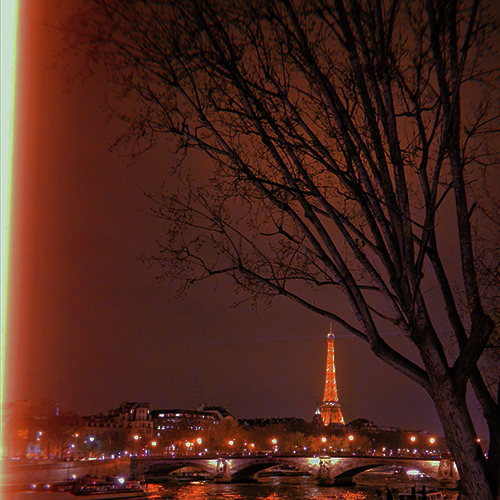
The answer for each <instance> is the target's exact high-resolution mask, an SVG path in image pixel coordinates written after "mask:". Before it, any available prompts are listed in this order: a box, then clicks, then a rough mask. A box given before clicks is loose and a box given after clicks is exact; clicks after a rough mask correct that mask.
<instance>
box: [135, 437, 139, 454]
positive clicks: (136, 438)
mask: <svg viewBox="0 0 500 500" xmlns="http://www.w3.org/2000/svg"><path fill="white" fill-rule="evenodd" d="M134 439H135V456H137V440H138V439H139V436H138V435H137V434H136V435H135V436H134Z"/></svg>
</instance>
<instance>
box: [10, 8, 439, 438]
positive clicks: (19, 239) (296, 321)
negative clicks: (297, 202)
mask: <svg viewBox="0 0 500 500" xmlns="http://www.w3.org/2000/svg"><path fill="white" fill-rule="evenodd" d="M72 3H74V4H77V3H78V2H77V1H76V0H71V1H61V2H58V1H56V0H24V1H22V2H21V11H20V15H21V28H20V57H19V61H20V67H19V71H20V74H19V82H20V86H19V89H18V105H17V143H16V144H17V147H16V159H15V166H14V169H15V170H14V181H15V183H14V193H15V194H14V206H13V212H14V220H13V226H14V232H13V238H12V241H13V243H12V250H11V255H12V274H11V280H12V283H11V294H10V324H9V330H8V332H9V337H8V341H9V343H8V369H9V374H8V393H7V396H8V400H10V401H14V400H18V399H24V398H50V399H52V400H54V401H55V402H57V403H60V404H61V405H63V406H64V407H66V408H69V409H73V410H75V411H77V412H78V413H80V414H82V415H86V414H91V413H98V412H106V411H108V410H110V409H112V408H116V407H118V406H119V405H120V403H121V402H122V401H146V402H150V403H151V404H152V408H153V409H160V408H186V409H188V408H196V407H197V406H198V405H200V404H201V403H207V404H218V405H223V406H226V408H227V409H228V410H229V411H230V412H231V413H233V414H234V415H235V416H236V417H237V418H251V417H270V416H274V417H280V416H283V417H287V416H296V417H301V418H304V419H306V420H311V419H312V416H313V414H314V411H315V408H316V399H317V397H318V396H319V397H322V393H323V387H324V377H325V366H326V352H327V351H326V346H327V344H326V335H327V333H328V331H329V323H328V321H327V320H325V319H323V318H320V317H318V316H314V315H313V314H312V313H309V312H306V311H303V310H301V309H298V308H297V307H295V306H292V305H290V304H289V303H288V302H286V301H284V300H277V301H276V302H275V304H274V305H273V306H272V307H271V308H270V309H264V307H262V308H259V309H258V310H257V311H256V312H255V311H253V310H252V309H251V308H250V306H248V305H243V306H241V307H238V308H232V307H231V306H232V305H233V303H234V301H235V300H234V299H235V297H234V296H233V295H232V289H231V288H230V287H229V286H228V285H227V284H226V283H225V282H224V281H222V282H221V283H220V284H219V286H218V287H217V286H216V284H214V283H205V284H203V285H200V286H199V287H197V288H194V289H192V290H191V291H190V293H189V294H188V295H187V296H186V297H181V298H179V299H175V298H174V292H175V287H174V285H171V284H169V283H158V282H157V281H156V280H155V279H154V271H152V270H149V269H147V268H146V267H144V266H143V265H142V264H141V263H139V261H138V260H137V255H138V254H139V253H141V252H150V251H153V250H154V248H155V237H157V236H159V235H161V224H160V222H158V221H157V220H155V219H153V218H151V217H149V216H148V215H147V213H146V212H147V210H148V205H147V201H146V199H145V197H144V196H143V195H142V193H141V190H140V189H139V188H138V187H136V186H141V187H146V188H148V187H151V186H155V185H158V184H159V183H160V181H161V179H162V178H164V177H166V174H165V175H164V174H163V173H164V172H166V171H167V170H168V165H169V164H170V163H171V162H172V161H173V159H172V158H171V157H170V156H169V153H168V150H167V148H166V147H160V148H158V149H157V150H155V151H153V152H150V153H148V154H147V155H145V156H144V157H143V158H141V160H140V161H139V163H138V164H137V165H134V166H133V167H130V166H128V167H127V166H125V165H124V164H123V162H122V159H121V158H120V157H119V156H118V155H117V154H115V153H112V152H110V151H109V150H108V148H107V143H108V141H111V140H112V138H113V134H114V132H115V131H116V130H115V125H114V124H113V123H108V122H106V120H105V113H104V111H103V110H102V108H101V104H102V101H103V97H104V93H105V91H106V80H105V79H104V78H103V77H102V76H100V75H96V76H95V77H94V78H91V79H88V80H86V81H84V82H83V83H82V82H80V81H79V80H78V79H77V78H76V79H73V80H72V81H70V80H71V78H70V77H72V76H75V75H77V74H78V68H79V67H80V64H81V61H78V60H68V58H67V57H65V55H64V54H61V53H60V51H61V48H62V43H61V40H60V35H59V32H58V30H57V29H56V27H55V26H56V25H57V24H58V23H59V22H60V21H61V20H62V19H64V17H65V16H66V15H67V12H68V7H70V6H71V4H72ZM335 353H336V362H337V381H338V391H339V398H340V403H341V404H342V407H343V412H344V416H345V419H346V421H347V422H349V421H350V420H353V419H355V418H358V417H365V418H369V419H370V420H373V421H374V422H375V423H376V424H379V425H394V426H400V427H404V428H410V429H411V428H413V429H415V428H418V429H421V428H427V429H428V430H429V431H431V432H440V424H439V421H438V418H437V416H436V415H435V413H434V410H433V409H432V404H431V402H430V400H429V398H428V397H427V396H426V394H425V393H424V391H423V390H422V389H420V388H419V387H418V386H416V385H415V384H414V383H412V382H410V381H408V380H406V379H405V378H404V377H403V376H401V375H399V374H398V373H396V372H395V371H394V370H392V369H390V368H388V367H385V365H384V364H383V363H382V362H380V361H378V360H377V359H376V358H374V357H373V356H372V355H371V353H370V352H369V349H368V348H367V347H366V346H365V345H363V344H362V342H361V341H359V340H357V339H355V338H351V337H347V336H344V335H339V336H338V337H337V340H336V344H335ZM353 360H356V362H353ZM359 366H362V367H363V370H360V369H359V368H357V367H359ZM394 394H397V395H398V396H397V398H394Z"/></svg>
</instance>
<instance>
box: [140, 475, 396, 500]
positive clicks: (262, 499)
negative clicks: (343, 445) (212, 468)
mask: <svg viewBox="0 0 500 500" xmlns="http://www.w3.org/2000/svg"><path fill="white" fill-rule="evenodd" d="M377 489H378V491H377ZM382 493H383V495H384V496H383V498H385V487H379V488H377V487H374V486H370V487H368V486H367V487H363V486H358V487H352V488H345V487H335V486H331V487H324V486H318V485H316V484H315V483H314V481H311V480H309V479H305V478H301V479H297V478H294V479H289V480H283V478H281V479H280V480H279V481H276V480H273V479H272V478H268V479H266V480H265V481H260V482H259V483H253V484H236V483H234V484H215V483H209V482H200V483H188V484H175V483H172V484H170V483H169V484H166V485H162V486H159V485H150V486H148V500H216V499H223V500H334V499H337V498H339V499H341V498H342V499H345V500H377V499H378V498H380V494H382ZM395 498H397V496H395Z"/></svg>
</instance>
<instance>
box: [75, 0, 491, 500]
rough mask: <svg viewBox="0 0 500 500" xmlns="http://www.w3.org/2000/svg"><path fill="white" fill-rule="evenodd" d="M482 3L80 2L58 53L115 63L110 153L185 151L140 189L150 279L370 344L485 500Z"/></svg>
mask: <svg viewBox="0 0 500 500" xmlns="http://www.w3.org/2000/svg"><path fill="white" fill-rule="evenodd" d="M491 7H492V3H491V4H490V3H488V2H482V1H479V0H465V1H463V2H458V1H456V0H446V1H445V0H392V1H391V0H386V1H383V0H373V1H368V0H366V1H361V0H331V1H327V0H305V1H300V2H292V1H290V0H282V1H276V2H275V1H269V0H249V1H248V2H235V1H231V0H227V1H217V0H203V1H201V0H184V1H178V0H171V1H170V0H164V1H159V0H158V1H156V0H136V1H132V0H130V1H128V0H127V1H123V0H91V1H89V2H87V3H86V6H85V7H84V8H83V10H81V11H80V12H79V13H78V14H77V15H75V17H74V18H73V19H72V21H71V22H70V24H69V27H67V32H68V43H69V46H70V47H74V48H76V49H77V50H78V51H82V50H85V51H86V52H87V55H88V56H89V60H90V61H95V62H99V63H103V64H104V65H106V66H107V68H108V69H109V75H110V79H111V81H112V83H113V84H114V88H115V90H116V94H115V98H116V99H117V100H116V101H115V104H114V105H113V107H114V109H115V110H116V111H117V116H118V117H119V118H120V119H121V120H122V121H123V123H124V125H125V127H124V130H123V133H122V134H120V135H119V137H118V138H117V141H116V143H115V146H116V147H123V148H125V149H126V150H127V152H128V153H129V154H130V155H132V156H135V155H140V154H141V153H142V152H143V151H145V150H147V149H149V148H152V147H154V146H155V145H156V144H157V143H158V142H159V141H161V140H164V139H165V138H166V139H169V140H170V139H172V138H174V139H175V140H176V141H177V142H176V145H177V153H178V154H179V157H180V159H181V161H179V164H178V166H177V168H175V169H174V170H173V171H171V172H169V173H168V174H169V176H168V180H166V181H165V185H164V186H163V187H162V188H161V189H159V190H158V191H157V192H153V193H148V196H149V197H150V199H151V201H152V202H153V204H154V205H153V206H154V208H153V214H154V215H155V216H156V217H159V218H162V219H164V220H165V222H166V234H165V236H164V238H163V239H162V240H161V241H160V243H159V245H160V248H159V252H158V254H157V255H154V256H152V257H144V260H145V261H148V262H150V263H151V264H154V265H158V266H160V269H161V275H160V278H161V279H166V278H175V279H180V280H182V283H183V285H182V287H181V291H182V290H184V289H185V288H186V287H188V286H190V285H192V284H193V283H195V282H197V281H200V280H204V279H206V278H209V277H217V276H219V275H229V276H231V277H232V278H233V280H234V282H235V283H236V285H237V286H238V287H239V288H241V289H244V290H245V291H247V292H249V293H250V295H251V296H252V297H255V298H263V299H264V300H271V299H272V297H273V296H276V295H283V296H285V297H288V298H289V299H291V300H293V301H295V302H296V303H298V304H300V305H302V306H303V307H306V308H308V309H310V310H312V311H314V312H316V313H318V314H320V315H323V316H325V317H326V318H328V319H330V320H331V321H334V322H336V323H337V325H338V326H339V327H341V328H343V329H345V330H346V331H347V332H350V333H351V334H353V335H356V336H357V337H359V338H361V339H363V340H364V341H365V342H367V343H369V345H370V347H371V349H372V351H373V352H374V354H375V355H376V356H378V357H379V358H380V359H382V360H384V361H385V362H386V363H387V364H389V365H390V366H392V367H394V368H395V369H396V370H399V371H400V372H401V373H403V374H405V375H406V376H407V377H409V378H410V379H412V380H414V381H415V382H416V383H417V384H419V385H420V386H422V387H423V388H424V389H425V390H426V391H427V392H428V394H429V396H430V397H431V398H432V400H433V402H434V405H435V407H436V410H437V413H438V414H439V417H440V419H441V422H442V425H443V429H444V432H445V435H446V439H447V444H448V446H449V448H450V450H451V452H452V454H453V456H454V458H455V460H456V463H457V467H458V469H459V472H460V476H461V478H462V486H463V495H464V496H465V497H466V498H470V499H472V498H474V499H489V500H492V499H493V497H494V494H495V492H496V491H497V489H498V484H499V475H500V473H499V470H500V467H499V464H500V462H499V457H500V411H499V406H498V394H495V393H494V392H493V391H491V390H490V387H491V386H490V387H489V386H488V385H487V384H486V382H485V379H484V374H483V373H482V372H481V369H480V366H481V364H480V361H481V358H482V356H483V353H484V350H485V347H486V345H487V344H488V341H489V339H490V338H491V335H492V332H493V330H494V322H493V320H492V318H491V316H490V315H489V314H488V309H487V307H486V305H485V301H484V299H485V297H484V294H483V291H484V287H483V286H482V285H483V284H484V278H485V275H481V273H478V269H479V267H480V262H479V255H481V256H483V257H484V256H485V255H486V253H485V252H484V250H485V249H488V248H491V245H496V244H497V241H498V238H492V241H491V242H490V243H488V239H487V238H486V239H485V238H482V239H481V240H480V243H481V244H478V242H477V241H476V239H475V235H476V234H480V233H481V231H480V229H481V227H482V226H483V225H484V224H487V217H486V213H487V212H486V211H485V210H487V209H488V206H487V205H488V203H490V202H491V198H490V197H486V196H484V193H485V192H486V191H485V189H486V187H487V185H488V183H490V178H491V175H492V168H493V167H492V165H494V164H495V162H497V161H498V154H497V153H498V152H497V150H496V149H495V145H496V144H497V143H496V142H495V141H498V136H497V132H498V130H499V128H498V125H499V123H498V116H499V115H498V111H499V110H498V103H499V99H498V97H499V96H498V66H499V64H498V62H499V61H498V57H497V56H496V53H495V51H494V50H492V48H493V47H494V46H495V43H496V42H497V41H498V40H497V38H498V26H496V25H495V20H494V18H493V17H492V15H491V12H490V11H489V10H488V9H489V8H491ZM495 37H496V38H495ZM194 150H200V151H202V152H203V153H204V154H205V156H204V158H205V160H203V161H200V156H199V155H196V156H195V157H194V160H193V155H192V151H194ZM182 160H185V161H182ZM166 175H167V174H166ZM489 208H491V207H489ZM493 234H495V235H498V231H496V232H494V233H493ZM481 245H486V246H483V247H481ZM480 250H481V253H480ZM490 264H491V262H490ZM340 294H342V295H343V297H344V298H345V300H344V301H342V300H341V299H340ZM346 303H348V304H349V306H350V307H349V308H348V307H346ZM387 331H399V332H400V334H401V335H402V336H404V337H405V338H406V339H407V340H408V343H409V344H410V345H411V346H413V349H414V355H413V356H411V357H408V356H406V355H405V354H403V353H402V352H400V351H398V350H396V349H395V348H394V347H392V346H391V344H390V341H389V340H387V338H386V337H384V335H383V334H384V332H387ZM450 345H454V350H450V349H449V346H450ZM496 377H497V379H498V372H497V375H496ZM469 384H470V386H472V388H473V390H474V391H475V394H476V397H477V399H478V401H479V403H480V405H481V407H482V410H483V413H484V417H485V419H486V421H487V422H488V426H489V431H490V437H491V447H490V450H489V455H488V461H486V459H485V457H484V455H483V453H482V451H481V448H480V447H479V445H478V443H477V436H476V432H475V430H474V425H473V422H472V419H471V416H470V414H469V410H468V407H467V401H466V393H467V387H468V385H469Z"/></svg>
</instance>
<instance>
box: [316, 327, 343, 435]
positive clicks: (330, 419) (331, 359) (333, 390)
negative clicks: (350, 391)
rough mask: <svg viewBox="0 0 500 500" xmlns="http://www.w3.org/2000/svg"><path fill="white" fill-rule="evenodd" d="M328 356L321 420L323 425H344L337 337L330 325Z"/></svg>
mask: <svg viewBox="0 0 500 500" xmlns="http://www.w3.org/2000/svg"><path fill="white" fill-rule="evenodd" d="M327 341H328V354H327V358H326V380H325V395H324V397H323V404H322V405H321V419H322V421H323V425H325V426H327V425H337V426H339V425H344V417H343V416H342V409H341V407H340V404H339V396H338V393H337V377H336V375H335V351H334V341H335V335H334V334H333V332H332V325H331V323H330V333H329V334H328V336H327Z"/></svg>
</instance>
